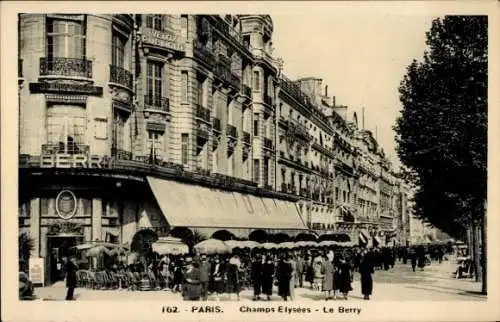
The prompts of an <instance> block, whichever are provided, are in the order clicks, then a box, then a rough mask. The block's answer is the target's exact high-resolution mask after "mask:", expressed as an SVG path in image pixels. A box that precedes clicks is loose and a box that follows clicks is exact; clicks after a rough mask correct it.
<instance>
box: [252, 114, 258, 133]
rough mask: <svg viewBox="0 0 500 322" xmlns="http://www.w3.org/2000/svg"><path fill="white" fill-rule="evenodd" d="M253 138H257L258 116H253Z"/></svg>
mask: <svg viewBox="0 0 500 322" xmlns="http://www.w3.org/2000/svg"><path fill="white" fill-rule="evenodd" d="M253 136H259V114H258V113H255V114H254V115H253Z"/></svg>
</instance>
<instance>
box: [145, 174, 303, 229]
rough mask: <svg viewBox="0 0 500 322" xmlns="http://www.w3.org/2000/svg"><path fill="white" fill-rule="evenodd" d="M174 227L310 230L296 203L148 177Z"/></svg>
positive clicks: (156, 196)
mask: <svg viewBox="0 0 500 322" xmlns="http://www.w3.org/2000/svg"><path fill="white" fill-rule="evenodd" d="M147 180H148V183H149V185H150V187H151V190H152V191H153V194H154V196H155V198H156V201H157V202H158V205H159V207H160V209H161V211H162V213H163V215H164V216H165V219H166V221H167V222H168V224H169V225H170V226H173V227H179V226H184V227H200V228H202V227H217V228H247V229H248V228H249V229H259V228H260V229H283V230H307V226H306V225H305V222H304V221H303V220H302V218H301V216H300V213H299V210H298V208H297V206H296V204H295V203H293V202H289V201H283V200H276V199H271V198H263V197H258V196H254V195H249V194H242V193H239V192H231V191H229V192H228V191H223V190H218V189H212V188H207V187H202V186H195V185H190V184H186V183H181V182H176V181H171V180H163V179H158V178H154V177H148V178H147Z"/></svg>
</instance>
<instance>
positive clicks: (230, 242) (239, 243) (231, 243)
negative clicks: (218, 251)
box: [224, 240, 247, 250]
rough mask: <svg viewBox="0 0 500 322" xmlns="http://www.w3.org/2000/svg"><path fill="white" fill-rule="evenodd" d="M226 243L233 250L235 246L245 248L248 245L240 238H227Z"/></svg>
mask: <svg viewBox="0 0 500 322" xmlns="http://www.w3.org/2000/svg"><path fill="white" fill-rule="evenodd" d="M224 244H226V246H227V247H228V248H229V249H230V250H233V249H235V248H245V247H247V246H246V245H245V242H243V241H239V240H226V241H225V242H224Z"/></svg>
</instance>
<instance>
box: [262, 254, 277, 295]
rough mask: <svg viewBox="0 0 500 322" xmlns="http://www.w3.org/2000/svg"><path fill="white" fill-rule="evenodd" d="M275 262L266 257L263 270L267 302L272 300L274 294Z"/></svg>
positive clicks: (263, 291) (268, 256)
mask: <svg viewBox="0 0 500 322" xmlns="http://www.w3.org/2000/svg"><path fill="white" fill-rule="evenodd" d="M274 270H275V267H274V262H273V261H272V257H271V256H270V255H267V256H266V262H265V263H264V265H263V268H262V293H263V294H265V295H266V296H267V300H268V301H270V300H271V295H272V294H273V281H274Z"/></svg>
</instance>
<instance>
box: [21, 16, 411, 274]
mask: <svg viewBox="0 0 500 322" xmlns="http://www.w3.org/2000/svg"><path fill="white" fill-rule="evenodd" d="M273 28H274V26H273V22H272V19H271V18H270V17H269V16H267V15H224V16H219V15H167V14H134V15H131V14H122V15H105V14H99V15H92V14H82V15H78V14H76V15H75V14H20V15H19V26H18V30H19V75H18V76H19V78H18V83H19V111H20V114H19V116H20V118H19V138H20V141H19V168H20V169H19V178H20V189H19V230H20V232H26V233H29V235H30V236H31V238H33V240H34V249H33V252H32V256H33V257H41V258H44V263H45V276H46V282H47V283H52V282H55V281H57V280H58V279H59V278H60V272H59V270H58V263H59V261H60V260H61V257H62V256H64V255H65V254H67V253H68V251H69V249H70V248H71V247H72V246H74V245H76V244H79V243H83V242H90V241H95V240H101V241H103V240H104V241H108V242H112V243H119V244H126V245H129V246H130V247H132V248H133V250H134V251H137V252H143V251H145V250H147V249H148V247H150V244H151V242H152V241H153V240H155V239H157V238H158V237H161V236H167V235H172V236H186V234H187V235H192V236H194V235H195V233H197V235H201V236H204V237H206V238H209V237H212V236H226V237H225V238H252V239H263V238H264V239H265V238H267V239H269V240H273V239H272V238H274V237H276V236H278V235H280V236H281V237H280V238H281V240H283V238H291V237H294V236H296V235H298V234H299V233H303V232H308V231H309V232H310V233H313V234H316V235H325V234H326V235H332V236H333V235H336V237H337V238H340V239H341V240H351V241H353V242H357V240H358V237H359V238H360V239H361V241H362V242H363V244H368V245H372V241H371V237H374V236H378V235H377V234H380V231H385V232H391V231H394V225H395V224H394V223H393V221H394V220H395V219H394V211H393V210H391V202H393V200H394V198H395V197H394V196H395V195H397V193H396V192H394V191H395V190H394V186H395V185H397V180H396V179H394V178H393V176H392V175H391V171H390V165H389V164H388V163H387V160H386V159H385V157H384V156H383V153H381V149H380V147H379V146H378V144H377V142H376V140H375V139H374V138H373V136H372V135H371V133H370V132H368V131H366V130H364V129H358V127H357V125H356V124H354V123H353V122H350V121H348V120H347V107H346V106H339V105H337V104H336V103H335V98H334V97H329V96H328V90H327V88H326V87H323V85H322V81H321V79H317V78H303V79H300V80H297V81H292V80H289V79H287V78H286V76H284V74H283V73H282V71H281V66H280V65H279V64H278V63H277V61H276V60H275V59H274V58H273V57H272V50H273V45H272V39H273ZM396 208H398V209H399V208H401V207H399V206H398V207H396ZM384 216H385V217H384ZM383 218H385V219H383ZM389 221H391V224H390V225H389ZM396 225H397V223H396ZM389 226H390V227H389ZM266 236H267V237H266ZM273 236H274V237H273ZM283 236H285V237H283ZM276 238H277V237H276Z"/></svg>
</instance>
